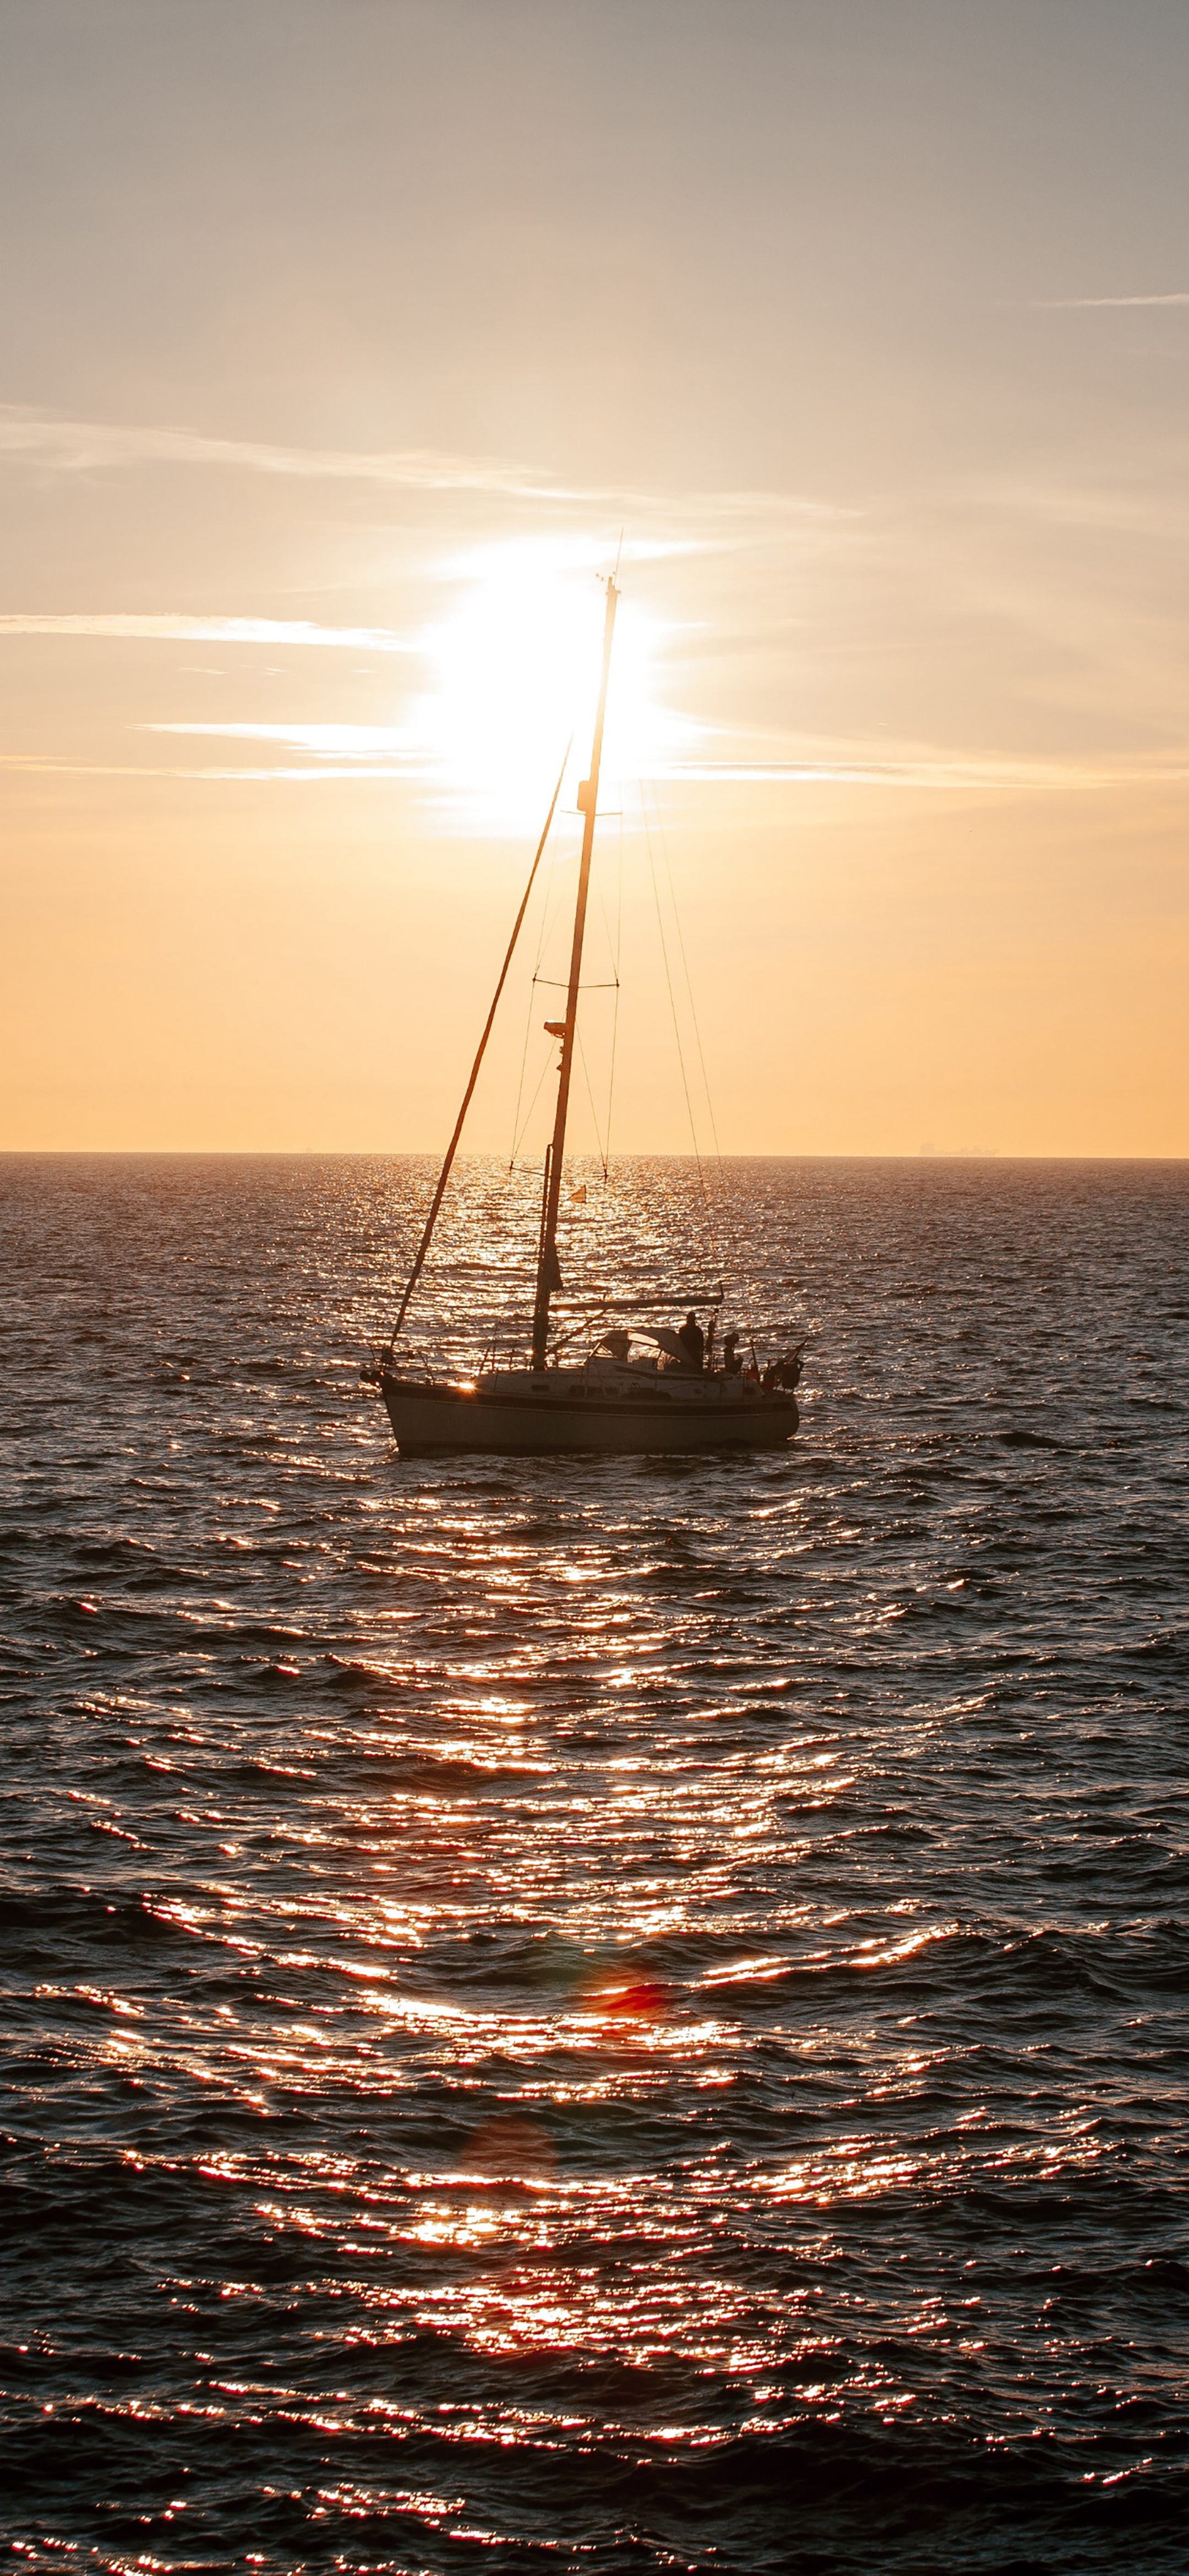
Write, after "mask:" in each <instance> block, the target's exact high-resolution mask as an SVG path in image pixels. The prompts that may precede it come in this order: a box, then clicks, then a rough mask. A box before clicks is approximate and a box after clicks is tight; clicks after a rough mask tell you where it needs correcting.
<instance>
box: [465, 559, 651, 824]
mask: <svg viewBox="0 0 1189 2576" xmlns="http://www.w3.org/2000/svg"><path fill="white" fill-rule="evenodd" d="M605 551H606V550H605V549H604V548H601V547H600V548H597V549H596V547H595V546H594V545H593V544H592V545H589V546H585V547H583V549H582V551H581V554H580V555H579V554H578V552H577V550H576V548H575V546H574V544H573V543H572V541H567V542H566V543H564V544H563V543H561V542H560V541H558V542H553V541H542V540H540V539H531V540H520V541H515V542H512V543H509V544H506V545H500V546H493V547H488V548H485V549H484V550H483V552H482V553H481V554H478V555H475V556H471V557H469V558H467V559H466V560H465V561H464V562H463V563H461V564H457V565H455V566H453V567H451V571H450V574H449V575H448V578H451V579H452V580H454V581H456V582H458V583H459V585H460V588H461V593H462V595H461V597H460V599H459V602H458V605H457V607H456V608H455V609H454V611H453V613H452V615H450V616H449V617H448V618H446V619H445V620H444V621H443V623H442V624H441V625H440V626H438V627H436V628H435V629H434V630H433V632H432V634H431V636H430V638H429V651H430V654H431V657H432V660H433V662H434V663H435V665H436V671H437V689H436V693H435V695H434V696H433V697H432V698H431V700H430V701H429V703H428V705H427V707H426V709H425V723H426V731H427V735H428V739H429V748H430V750H431V753H432V755H433V756H434V758H435V763H436V765H437V766H438V767H439V769H440V772H441V774H442V776H443V779H444V782H445V785H446V787H447V790H448V792H449V793H450V794H451V796H452V798H457V799H459V800H460V801H461V802H462V803H463V804H464V806H465V808H466V810H467V813H468V815H469V816H470V818H471V819H472V820H473V821H476V822H479V823H480V824H482V825H483V826H484V827H485V828H486V829H487V830H493V831H497V832H498V831H512V832H520V831H524V830H526V829H530V828H531V826H532V824H533V823H534V822H535V821H537V820H538V819H539V818H540V817H541V815H542V812H543V809H544V807H545V806H546V805H547V804H548V799H549V796H550V793H551V791H552V787H553V783H554V781H555V779H556V776H557V771H558V766H559V764H560V761H561V756H562V753H563V752H564V750H565V746H566V742H567V740H568V739H569V736H570V734H571V733H573V736H574V759H573V762H572V763H571V776H572V777H573V778H575V779H576V778H579V777H582V776H584V775H585V772H586V769H587V766H588V762H589V753H590V735H591V726H592V723H593V720H594V711H595V704H596V699H597V694H598V683H599V666H600V654H601V645H602V634H603V617H604V600H605V593H604V589H603V584H602V582H601V581H600V580H599V579H598V578H596V571H597V570H600V569H601V568H602V565H603V562H604V560H605ZM662 631H663V630H662V629H661V627H660V625H659V624H658V622H657V621H656V620H655V619H653V618H651V617H649V616H648V615H647V613H646V612H645V611H643V610H642V609H640V608H639V607H638V606H637V605H636V603H635V602H634V601H633V600H631V599H625V598H622V597H621V599H620V603H619V608H618V611H617V614H616V625H615V651H614V658H613V661H612V667H611V686H610V690H609V694H608V702H607V725H606V736H605V742H604V752H603V795H602V800H601V801H603V802H604V804H605V805H614V804H616V803H617V802H618V801H619V791H620V789H621V787H622V783H623V781H624V779H625V778H629V777H635V776H639V775H640V774H641V773H647V771H648V770H649V769H650V768H651V767H653V766H654V765H655V764H656V763H657V762H658V761H662V760H664V759H665V758H666V757H672V754H673V751H674V748H675V747H676V744H677V739H678V736H681V737H682V738H683V739H684V736H685V734H686V733H687V731H688V730H689V728H687V727H685V726H683V725H682V724H681V723H680V721H679V719H677V718H676V717H674V716H672V715H671V714H668V713H667V712H666V711H665V710H664V709H663V708H661V707H659V706H658V705H657V703H656V699H655V695H654V689H655V680H654V667H653V666H654V661H655V655H656V649H657V645H658V642H659V639H660V636H661V633H662Z"/></svg>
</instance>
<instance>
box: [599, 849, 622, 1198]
mask: <svg viewBox="0 0 1189 2576" xmlns="http://www.w3.org/2000/svg"><path fill="white" fill-rule="evenodd" d="M618 857H619V864H618V868H617V871H616V895H615V947H614V951H613V954H612V964H613V966H614V969H615V1007H614V1009H613V1011H612V1014H611V1062H610V1066H609V1069H608V1074H607V1154H606V1161H605V1163H604V1166H603V1179H604V1181H607V1180H609V1179H610V1176H611V1175H610V1165H611V1110H612V1105H613V1103H614V1099H615V1044H616V1040H617V1038H618V1036H619V956H620V948H621V946H622V941H623V823H622V820H621V822H620V826H619V853H618ZM608 937H610V925H608Z"/></svg>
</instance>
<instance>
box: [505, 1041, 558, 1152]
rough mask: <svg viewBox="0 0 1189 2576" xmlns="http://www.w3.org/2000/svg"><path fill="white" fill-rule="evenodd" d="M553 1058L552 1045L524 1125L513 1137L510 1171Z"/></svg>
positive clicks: (526, 1113)
mask: <svg viewBox="0 0 1189 2576" xmlns="http://www.w3.org/2000/svg"><path fill="white" fill-rule="evenodd" d="M552 1058H553V1049H552V1047H550V1050H549V1053H548V1055H547V1056H546V1058H545V1062H544V1064H543V1065H542V1067H541V1070H540V1073H539V1074H538V1076H537V1088H536V1090H535V1091H534V1093H533V1096H532V1099H531V1100H530V1102H529V1104H528V1107H527V1109H526V1110H525V1113H524V1126H523V1127H522V1128H521V1130H520V1133H519V1135H518V1136H514V1137H513V1139H512V1162H511V1163H509V1165H508V1169H509V1171H511V1169H512V1164H513V1163H515V1160H516V1157H517V1155H518V1153H519V1152H520V1148H521V1146H522V1144H523V1143H524V1137H525V1130H526V1129H527V1127H528V1122H529V1120H530V1118H531V1117H532V1114H533V1111H534V1109H535V1108H536V1105H537V1102H538V1100H539V1099H540V1097H541V1085H542V1083H543V1082H544V1079H545V1076H546V1074H547V1073H548V1071H549V1067H550V1064H551V1062H552Z"/></svg>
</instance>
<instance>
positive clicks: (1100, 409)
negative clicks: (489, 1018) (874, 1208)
mask: <svg viewBox="0 0 1189 2576" xmlns="http://www.w3.org/2000/svg"><path fill="white" fill-rule="evenodd" d="M1187 107H1189V11H1187V10H1186V8H1185V6H1184V0H1128V5H1127V6H1126V7H1123V6H1122V5H1120V0H1105V5H1104V0H250V5H248V6H245V5H244V0H0V267H2V270H3V311H4V316H5V321H4V331H3V335H2V337H0V535H2V544H0V565H2V572H0V684H2V685H0V704H2V708H3V719H2V725H0V798H2V801H3V853H4V855H3V861H2V864H3V870H4V880H5V885H4V914H5V918H6V925H7V928H6V936H5V939H4V942H3V955H2V957H0V978H2V981H3V1033H2V1038H0V1044H2V1046H3V1054H4V1064H3V1085H2V1101H0V1146H2V1147H5V1148H9V1149H14V1148H15V1149H24V1148H33V1149H71V1150H79V1149H103V1150H115V1149H147V1150H231V1149H234V1150H271V1149H275V1150H349V1149H357V1150H369V1151H370V1150H389V1149H391V1150H417V1151H426V1152H429V1151H432V1150H433V1149H434V1148H436V1147H438V1146H439V1145H440V1144H442V1143H443V1142H444V1139H445V1137H446V1135H447V1134H448V1132H449V1129H450V1126H451V1124H452V1121H453V1116H454V1110H455V1107H456V1104H457V1099H458V1097H459V1096H460V1094H461V1090H462V1085H463V1081H464V1079H465V1076H466V1073H467V1070H468V1068H469V1064H470V1059H471V1054H472V1051H473V1047H474V1043H475V1039H476V1037H477V1034H478V1029H479V1027H480V1025H481V1023H482V1020H483V1017H484V1014H485V1012H486V1008H487V1003H488V1000H489V997H490V992H491V989H492V987H493V984H494V980H495V974H496V971H497V968H498V964H499V961H500V958H501V957H502V954H503V947H504V943H505V940H506V937H507V933H508V929H509V927H510V924H511V920H512V917H513V915H514V912H515V909H516V906H517V903H518V902H519V899H520V894H521V891H522V888H523V884H524V880H525V877H526V875H527V870H528V866H529V862H530V860H531V856H532V851H533V847H534V845H535V842H536V838H537V834H538V831H539V828H540V824H541V821H542V820H543V817H544V812H545V809H546V807H547V805H548V801H549V798H550V795H551V794H552V791H553V786H554V783H555V780H556V777H557V775H558V772H559V769H560V767H561V764H562V760H563V757H564V755H565V752H566V744H567V739H568V736H569V734H570V732H571V730H572V729H573V728H575V727H576V728H577V733H578V741H577V744H576V747H575V750H574V751H573V753H572V754H571V756H570V761H569V767H568V770H567V773H566V779H565V783H564V785H563V790H562V795H561V799H560V805H559V822H558V826H557V833H556V844H555V847H556V855H555V856H551V858H550V861H549V863H548V864H547V865H546V867H545V868H544V870H543V871H542V880H541V883H542V906H543V910H542V909H540V908H538V909H534V912H533V914H532V916H531V917H530V921H529V924H528V931H527V945H526V948H525V952H524V962H523V964H522V965H521V966H519V967H518V968H517V970H516V972H515V973H514V975H513V978H512V979H511V982H510V985H509V991H508V999H507V1007H506V1010H505V1012H504V1015H503V1017H502V1018H501V1021H500V1024H499V1031H498V1035H497V1038H496V1041H495V1042H494V1045H493V1050H492V1055H491V1060H490V1064H489V1066H488V1068H487V1070H486V1072H485V1075H484V1079H483V1082H482V1084H481V1086H480V1090H479V1092H478V1094H477V1097H476V1103H475V1113H474V1118H473V1122H472V1126H471V1128H470V1130H469V1141H470V1142H471V1143H472V1144H473V1145H474V1146H475V1147H476V1149H480V1150H483V1151H485V1152H491V1153H503V1154H505V1155H507V1154H508V1153H509V1152H510V1151H511V1150H512V1149H513V1147H516V1148H517V1150H519V1151H520V1152H521V1153H522V1154H525V1155H535V1154H536V1153H538V1152H539V1150H540V1149H541V1146H542V1144H543V1140H544V1136H545V1134H546V1132H547V1123H546V1119H547V1102H548V1096H549V1082H548V1070H549V1066H550V1065H551V1064H552V1062H553V1060H554V1050H553V1048H552V1042H551V1041H550V1040H549V1039H548V1038H547V1036H546V1035H545V1034H544V1030H543V1025H542V1023H543V1021H544V1019H545V1018H546V1017H547V1016H550V1015H551V1013H553V1012H556V1009H557V1007H558V1004H557V997H556V995H555V994H551V993H550V991H549V988H548V980H546V981H544V982H542V981H538V983H537V985H536V986H535V988H534V987H533V986H532V984H531V981H530V979H531V975H532V972H533V970H534V967H535V968H536V971H537V973H538V976H539V978H543V979H549V978H550V977H554V978H556V977H557V976H559V975H561V974H562V973H564V962H562V963H559V962H558V960H559V957H560V955H561V947H560V946H559V942H560V943H561V945H562V946H564V942H565V937H566V933H565V929H564V921H565V906H566V902H567V900H568V899H569V897H568V894H567V889H569V890H570V892H571V894H572V884H573V872H574V857H575V852H576V849H577V841H578V832H579V828H580V826H579V822H578V819H577V817H576V814H575V811H574V803H575V790H576V786H577V782H578V779H579V778H580V776H581V775H582V774H583V770H584V767H585V760H584V759H583V757H582V750H583V734H584V728H585V727H586V725H587V724H588V722H589V704H590V671H591V667H592V657H593V659H594V660H595V661H597V652H598V642H599V633H600V629H601V622H602V615H603V592H602V589H601V587H600V582H601V580H602V579H604V578H605V577H606V575H607V574H608V573H609V572H611V571H612V569H613V568H614V567H615V565H616V564H617V563H618V565H619V583H620V588H621V592H622V600H621V607H620V612H619V626H618V630H617V644H616V657H615V662H614V666H613V678H612V696H611V706H610V712H609V719H608V754H607V770H606V773H605V794H604V807H605V815H604V819H603V821H602V822H601V823H600V827H599V833H598V836H597V841H596V885H595V894H594V896H593V897H592V915H591V919H592V936H591V944H590V949H589V954H588V961H587V974H588V979H589V981H590V983H591V986H592V990H591V992H590V994H589V995H588V997H587V999H586V1001H585V1002H584V1005H583V1029H584V1046H585V1063H584V1080H583V1083H582V1084H580V1085H577V1086H576V1093H577V1096H576V1107H575V1129H574V1137H575V1143H576V1145H577V1146H578V1147H579V1148H580V1149H581V1150H593V1149H594V1148H596V1147H597V1148H598V1149H599V1150H602V1149H603V1148H604V1147H606V1145H607V1144H608V1141H609V1144H610V1150H611V1151H613V1152H614V1151H616V1150H619V1151H659V1152H676V1153H680V1152H684V1151H688V1150H689V1147H690V1142H691V1123H690V1106H691V1105H692V1112H693V1126H694V1130H695V1132H696V1135H697V1140H698V1142H699V1144H700V1145H702V1146H706V1145H707V1144H709V1143H711V1142H712V1141H714V1140H716V1141H717V1143H718V1144H719V1146H720V1147H721V1149H722V1151H723V1152H725V1153H747V1152H754V1153H770V1154H893V1155H898V1154H910V1155H911V1154H919V1153H939V1154H950V1153H986V1154H1005V1155H1015V1154H1019V1155H1065V1154H1070V1155H1082V1154H1085V1155H1183V1154H1185V1153H1187V1152H1189V1083H1187V1080H1186V1073H1187V1066H1186V1021H1187V1014H1186V1009H1185V998H1184V997H1185V993H1186V990H1187V989H1189V977H1187V965H1189V957H1187V949H1189V940H1187V937H1186V916H1187V910H1189V904H1187V896H1186V798H1187V785H1189V735H1187V712H1186V709H1187V700H1186V663H1187V646H1189V580H1187V579H1186V572H1187V565H1186V550H1187V549H1186V539H1187V535H1189V498H1187V485H1186V469H1187V466H1189V428H1187V426H1186V424H1187V422H1189V399H1187V397H1189V153H1186V151H1185V145H1184V135H1185V125H1186V110H1187ZM617 976H618V978H619V989H618V991H616V989H615V979H616V977H617ZM674 1023H676V1025H674ZM613 1045H614V1071H615V1081H614V1086H612V1085H611V1081H610V1075H611V1069H612V1046H613ZM586 1076H589V1079H588V1080H587V1079H586ZM538 1082H540V1083H541V1084H542V1085H543V1088H542V1089H541V1090H540V1091H539V1092H536V1093H534V1086H536V1085H537V1084H538ZM518 1095H519V1109H518V1107H517V1100H518ZM687 1095H688V1101H687ZM534 1100H535V1106H534V1105H533V1103H534Z"/></svg>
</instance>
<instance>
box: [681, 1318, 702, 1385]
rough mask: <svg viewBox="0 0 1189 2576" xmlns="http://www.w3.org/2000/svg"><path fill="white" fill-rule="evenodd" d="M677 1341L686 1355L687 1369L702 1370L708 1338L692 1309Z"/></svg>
mask: <svg viewBox="0 0 1189 2576" xmlns="http://www.w3.org/2000/svg"><path fill="white" fill-rule="evenodd" d="M677 1339H678V1341H679V1342H680V1344H681V1347H682V1350H683V1351H684V1353H685V1365H686V1367H687V1368H692V1369H699V1370H700V1369H701V1368H702V1366H703V1364H704V1362H705V1358H706V1336H705V1334H704V1332H703V1330H702V1327H701V1325H700V1323H699V1322H698V1319H697V1316H696V1315H695V1314H694V1312H693V1309H692V1307H691V1309H690V1312H689V1314H688V1315H687V1316H686V1319H685V1322H684V1324H683V1325H682V1327H681V1330H680V1332H679V1334H678V1336H677Z"/></svg>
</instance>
